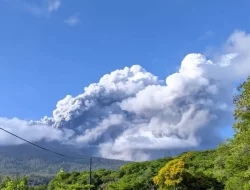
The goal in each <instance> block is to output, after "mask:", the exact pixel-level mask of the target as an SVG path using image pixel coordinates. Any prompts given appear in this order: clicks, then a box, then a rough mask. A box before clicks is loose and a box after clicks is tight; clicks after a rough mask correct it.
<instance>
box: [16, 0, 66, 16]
mask: <svg viewBox="0 0 250 190" xmlns="http://www.w3.org/2000/svg"><path fill="white" fill-rule="evenodd" d="M16 1H17V2H18V3H17V5H18V6H20V7H21V8H23V9H25V10H26V11H28V12H30V13H31V14H33V15H35V16H49V15H51V14H52V13H53V12H56V11H57V10H58V9H59V7H60V6H61V0H40V1H32V0H16Z"/></svg>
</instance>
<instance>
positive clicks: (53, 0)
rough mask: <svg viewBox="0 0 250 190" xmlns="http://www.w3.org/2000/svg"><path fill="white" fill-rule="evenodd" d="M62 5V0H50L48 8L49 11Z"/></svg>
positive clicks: (55, 9)
mask: <svg viewBox="0 0 250 190" xmlns="http://www.w3.org/2000/svg"><path fill="white" fill-rule="evenodd" d="M60 5H61V1H60V0H48V7H47V10H48V12H49V13H51V12H54V11H57V10H58V8H59V7H60Z"/></svg>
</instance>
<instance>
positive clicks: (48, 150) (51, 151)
mask: <svg viewBox="0 0 250 190" xmlns="http://www.w3.org/2000/svg"><path fill="white" fill-rule="evenodd" d="M0 130H2V131H4V132H6V133H9V134H10V135H12V136H14V137H16V138H18V139H21V140H22V141H25V142H27V143H29V144H31V145H33V146H36V147H38V148H40V149H42V150H45V151H47V152H50V153H53V154H56V155H59V156H63V157H66V158H71V159H88V158H89V157H87V156H86V157H85V158H84V157H82V158H77V157H73V156H68V155H65V154H61V153H58V152H55V151H53V150H50V149H47V148H44V147H42V146H40V145H37V144H35V143H32V142H30V141H28V140H26V139H24V138H22V137H20V136H18V135H15V134H13V133H11V132H9V131H7V130H5V129H3V128H2V127H0Z"/></svg>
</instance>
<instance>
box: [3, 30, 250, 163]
mask: <svg viewBox="0 0 250 190" xmlns="http://www.w3.org/2000/svg"><path fill="white" fill-rule="evenodd" d="M225 49H226V50H225V51H226V53H225V54H224V55H222V56H220V58H219V59H218V61H216V62H212V61H210V60H207V59H206V58H205V56H203V55H201V54H189V55H187V56H186V57H185V58H184V59H183V61H182V63H181V66H180V68H179V70H178V72H176V73H174V74H172V75H170V76H168V77H167V78H166V80H165V82H164V81H161V80H159V79H158V77H157V76H154V75H153V74H152V73H150V72H148V71H146V70H144V69H143V68H142V67H141V66H139V65H134V66H132V67H130V68H128V67H125V68H124V69H122V70H116V71H113V72H111V73H110V74H107V75H104V76H103V77H102V78H101V79H100V81H99V82H98V83H94V84H91V85H89V86H88V87H86V88H85V89H84V92H83V93H82V94H80V95H78V96H76V97H72V96H70V95H67V96H66V97H65V98H64V99H62V100H60V101H59V102H58V103H57V105H56V109H55V110H54V111H53V117H51V118H50V117H45V118H43V119H42V120H41V121H39V122H37V121H32V122H29V124H28V125H29V127H30V128H32V127H34V126H35V127H36V128H39V127H38V126H41V128H42V127H45V128H46V130H47V128H48V126H53V127H51V130H53V131H52V132H51V135H52V134H53V135H54V136H52V137H51V139H54V140H58V138H59V139H60V141H61V142H63V143H69V144H75V145H77V146H82V147H85V148H86V147H94V148H95V149H96V150H97V152H96V155H98V156H102V157H107V158H116V159H129V160H145V159H152V158H156V157H160V156H164V155H168V154H169V152H178V151H183V150H187V149H199V148H210V147H215V146H216V145H217V144H218V143H220V142H221V140H222V138H221V137H220V134H219V132H218V129H219V128H221V127H225V126H228V125H231V124H232V119H233V118H232V110H233V105H232V95H233V91H234V87H235V86H234V85H233V84H234V83H235V82H239V81H240V80H242V79H245V78H246V77H247V76H248V75H249V74H250V53H249V52H250V51H249V50H250V36H249V35H248V34H246V33H244V32H235V33H234V34H233V35H232V36H231V37H230V38H229V40H228V42H227V44H226V48H225ZM0 124H2V123H1V120H0ZM46 135H47V134H46ZM47 138H48V137H47ZM40 139H46V138H45V136H44V135H41V136H40ZM33 140H39V138H38V139H33ZM0 142H2V141H0Z"/></svg>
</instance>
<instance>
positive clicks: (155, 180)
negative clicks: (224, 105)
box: [0, 78, 250, 190]
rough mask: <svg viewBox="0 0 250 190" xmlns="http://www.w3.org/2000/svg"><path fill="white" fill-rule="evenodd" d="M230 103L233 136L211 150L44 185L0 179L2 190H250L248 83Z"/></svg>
mask: <svg viewBox="0 0 250 190" xmlns="http://www.w3.org/2000/svg"><path fill="white" fill-rule="evenodd" d="M234 102H235V106H236V109H235V113H234V116H235V125H234V129H235V135H234V137H233V138H232V139H230V140H228V141H226V142H225V143H224V144H222V145H220V146H219V147H218V148H217V149H216V150H207V151H202V152H187V153H183V154H181V155H179V156H176V157H172V158H170V157H166V158H163V159H158V160H154V161H147V162H133V163H129V164H126V165H124V166H121V167H120V169H119V170H107V169H99V170H95V171H93V172H92V180H91V182H92V183H91V185H90V182H89V181H90V180H89V172H88V171H85V172H76V171H74V172H65V171H64V170H60V172H59V173H57V175H56V176H55V177H54V178H53V179H52V180H51V181H50V183H49V184H48V185H47V186H45V185H40V186H37V185H38V184H37V183H29V182H28V180H27V178H17V179H11V178H8V177H7V178H4V179H1V183H0V188H1V189H4V190H12V189H18V190H29V189H30V190H38V189H39V190H43V189H49V190H62V189H63V190H80V189H83V190H84V189H91V190H177V189H178V190H196V189H197V190H223V189H225V190H249V189H250V183H249V182H250V128H249V126H250V78H248V80H247V81H246V82H245V83H244V84H242V85H241V86H240V87H239V94H237V95H236V96H235V98H234ZM33 177H34V176H33Z"/></svg>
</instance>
